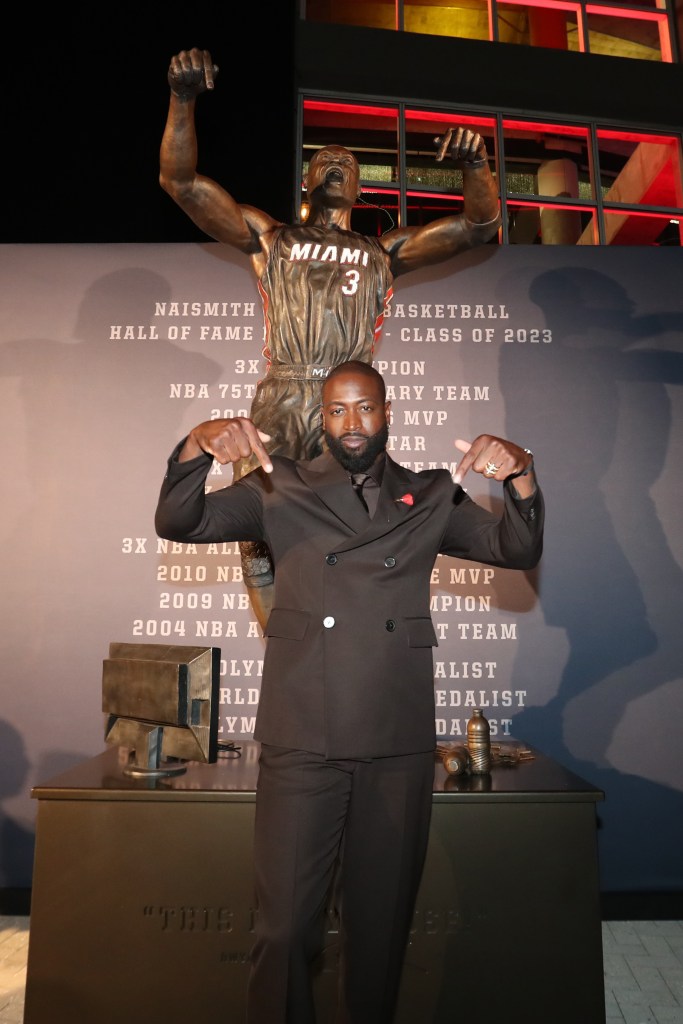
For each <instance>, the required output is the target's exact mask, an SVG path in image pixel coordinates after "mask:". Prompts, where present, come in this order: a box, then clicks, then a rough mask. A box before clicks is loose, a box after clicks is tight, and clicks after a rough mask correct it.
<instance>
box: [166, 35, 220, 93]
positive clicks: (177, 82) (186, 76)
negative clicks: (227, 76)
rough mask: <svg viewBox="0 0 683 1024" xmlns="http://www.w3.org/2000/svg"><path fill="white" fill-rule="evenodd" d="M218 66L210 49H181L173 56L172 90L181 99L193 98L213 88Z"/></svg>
mask: <svg viewBox="0 0 683 1024" xmlns="http://www.w3.org/2000/svg"><path fill="white" fill-rule="evenodd" d="M217 75H218V67H217V66H216V65H215V64H214V63H213V61H212V60H211V54H210V53H209V51H208V50H198V49H197V48H196V47H193V49H191V50H181V51H180V53H178V54H176V56H175V57H171V63H170V66H169V69H168V84H169V85H170V87H171V92H172V93H173V94H174V95H175V96H177V97H178V98H179V99H181V100H189V99H193V98H194V97H195V96H198V95H199V94H200V93H201V92H205V91H206V90H207V89H213V87H214V82H215V79H216V76H217Z"/></svg>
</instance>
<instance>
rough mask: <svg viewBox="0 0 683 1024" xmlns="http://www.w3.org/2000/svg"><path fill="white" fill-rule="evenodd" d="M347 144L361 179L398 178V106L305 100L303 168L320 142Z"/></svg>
mask: <svg viewBox="0 0 683 1024" xmlns="http://www.w3.org/2000/svg"><path fill="white" fill-rule="evenodd" d="M330 145H337V146H346V148H347V149H350V150H351V152H352V153H353V154H354V155H355V157H356V159H357V160H358V163H359V164H360V169H361V181H362V182H367V183H371V182H375V183H377V184H380V183H389V182H392V181H393V182H397V181H398V111H397V110H396V108H395V107H379V106H377V107H374V106H369V105H363V104H350V103H348V104H347V103H334V102H327V101H319V100H306V101H305V102H304V112H303V154H302V159H303V171H304V174H305V173H306V169H307V167H308V161H309V160H310V158H311V156H312V154H313V153H314V152H315V150H316V149H320V148H321V146H330Z"/></svg>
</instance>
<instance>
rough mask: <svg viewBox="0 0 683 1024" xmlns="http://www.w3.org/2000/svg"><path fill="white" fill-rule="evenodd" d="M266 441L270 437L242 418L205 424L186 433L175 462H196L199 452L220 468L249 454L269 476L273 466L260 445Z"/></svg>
mask: <svg viewBox="0 0 683 1024" xmlns="http://www.w3.org/2000/svg"><path fill="white" fill-rule="evenodd" d="M264 441H270V434H264V433H263V431H261V430H259V429H258V427H257V426H256V424H255V423H254V422H253V421H252V420H250V419H247V417H246V416H236V417H235V418H234V419H227V420H206V422H204V423H200V424H199V426H196V427H194V429H193V430H191V431H190V433H189V435H188V437H187V440H186V441H185V444H184V445H183V447H182V448H181V449H180V453H179V455H178V462H187V461H189V459H196V458H197V456H199V455H201V453H202V452H206V453H207V455H212V456H213V458H214V459H215V460H216V462H220V464H221V465H222V466H225V465H227V463H228V462H239V460H240V459H246V458H248V457H249V456H250V455H251V454H252V453H253V454H254V455H255V456H256V457H257V459H258V460H259V462H260V463H261V465H262V466H263V469H264V470H265V472H266V473H272V471H273V463H272V462H271V461H270V456H269V455H268V452H267V451H266V449H265V447H264V444H263V442H264Z"/></svg>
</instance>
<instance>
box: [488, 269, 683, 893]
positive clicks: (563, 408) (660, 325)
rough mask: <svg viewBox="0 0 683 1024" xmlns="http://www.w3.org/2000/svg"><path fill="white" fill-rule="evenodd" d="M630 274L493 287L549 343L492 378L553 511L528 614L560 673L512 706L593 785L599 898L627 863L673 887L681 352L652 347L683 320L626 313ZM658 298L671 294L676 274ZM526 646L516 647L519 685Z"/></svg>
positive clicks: (537, 738)
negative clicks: (550, 639)
mask: <svg viewBox="0 0 683 1024" xmlns="http://www.w3.org/2000/svg"><path fill="white" fill-rule="evenodd" d="M571 258H572V261H574V260H575V256H574V254H572V257H571ZM629 260H630V261H632V262H630V261H629ZM617 266H619V264H617ZM663 266H666V267H670V268H672V269H675V268H674V264H673V262H671V263H667V264H665V265H664V264H663ZM638 269H640V271H641V275H640V277H639V276H637V271H638ZM642 269H643V268H642V259H641V265H640V268H638V262H637V260H635V259H634V257H633V256H630V257H629V258H625V261H624V264H623V271H624V272H623V275H622V272H621V270H622V268H621V267H620V269H619V276H620V281H616V280H615V279H614V278H613V277H610V276H608V275H607V274H605V273H602V272H599V271H597V270H594V269H592V268H591V267H590V266H576V265H567V266H562V267H559V268H556V269H553V270H550V271H544V272H536V271H535V270H534V269H533V268H531V267H527V268H525V273H526V279H525V280H523V277H524V274H523V273H517V274H514V275H510V276H509V278H508V279H507V280H505V281H503V283H502V285H501V290H502V291H505V292H509V290H510V288H514V289H515V292H516V294H518V295H522V296H523V295H524V294H525V293H527V294H528V296H529V299H530V300H531V303H532V305H531V306H530V310H531V312H529V314H528V315H529V316H530V317H533V318H534V319H535V320H536V321H538V310H539V309H540V310H541V312H542V321H544V323H543V322H542V326H545V327H549V328H550V329H551V330H552V342H551V343H549V344H545V345H544V344H537V345H534V346H530V345H504V346H502V350H501V364H500V379H501V381H503V382H504V383H505V387H506V389H507V390H508V393H509V395H510V396H511V401H509V402H508V408H507V429H508V436H511V437H516V438H522V439H524V440H525V443H529V444H531V446H532V447H533V448H534V450H535V452H536V456H537V460H536V461H537V466H538V471H539V479H540V481H541V485H542V486H543V489H544V493H545V495H546V500H547V504H548V518H547V525H546V534H545V550H544V557H543V572H542V587H541V594H540V599H541V608H542V611H543V614H544V617H545V621H546V623H547V625H549V626H553V627H556V628H557V629H558V630H560V631H561V634H562V635H563V636H564V638H565V639H566V644H567V654H566V660H565V662H564V664H563V665H560V666H559V672H560V674H559V679H554V680H551V681H548V680H545V681H542V680H539V681H538V687H537V689H536V691H535V692H539V693H541V694H543V693H544V687H545V693H546V695H547V700H546V702H545V703H543V704H540V705H538V706H536V707H530V708H528V709H526V710H525V711H522V712H520V713H518V714H517V716H516V717H515V731H516V733H517V734H518V735H519V736H520V737H521V738H524V739H525V740H526V741H527V742H529V743H532V744H534V745H536V746H537V747H538V748H539V749H542V750H543V751H545V752H547V753H548V754H550V755H551V756H552V757H554V758H556V759H557V760H559V761H560V762H561V763H563V764H564V765H566V766H567V767H568V768H570V769H571V770H574V771H576V772H577V773H578V774H580V775H582V776H583V777H584V778H586V779H588V780H589V781H590V782H592V783H593V784H594V785H597V786H599V787H600V788H601V789H603V790H604V791H605V794H606V800H605V803H604V805H603V807H601V808H600V817H601V819H602V820H603V824H604V826H605V827H604V830H603V832H604V834H602V835H601V855H602V859H603V867H604V874H605V879H606V881H607V882H608V883H610V884H607V885H606V888H608V889H610V888H624V889H627V888H629V877H631V876H630V872H631V871H633V873H634V875H635V877H638V874H639V873H640V874H641V875H642V874H643V871H642V867H641V869H640V872H639V869H638V868H637V863H638V860H639V858H640V859H641V862H642V863H644V864H645V865H647V864H648V863H650V864H651V865H652V871H651V872H650V873H651V875H652V879H651V884H652V885H653V886H654V887H659V888H660V889H662V888H667V887H670V888H679V887H680V886H681V885H683V877H682V876H681V871H682V869H683V864H681V862H680V850H681V848H682V840H683V794H682V793H681V792H680V791H679V789H681V788H683V779H682V778H681V763H680V740H679V739H678V738H677V737H676V736H675V732H677V731H678V730H677V726H675V723H678V722H680V720H681V713H683V705H682V703H681V700H682V698H681V692H680V691H681V687H680V685H679V682H680V676H681V665H683V631H682V630H681V625H680V609H681V607H683V571H682V570H681V566H680V565H679V563H678V562H677V560H676V558H675V557H674V554H673V553H672V549H671V545H670V540H669V538H670V537H672V536H673V533H672V529H671V526H672V523H674V522H675V519H674V517H673V515H672V514H671V513H672V510H673V507H674V488H675V487H678V486H680V480H679V476H678V472H677V471H676V468H675V466H674V465H673V463H674V462H675V461H676V460H675V459H673V458H672V456H671V453H670V448H671V445H672V443H673V440H675V439H674V438H673V437H672V420H673V411H672V396H673V400H677V399H678V396H677V395H676V393H675V391H674V392H672V391H671V386H672V385H680V384H681V383H683V355H682V354H681V352H680V350H676V348H677V346H674V345H673V344H672V340H671V339H670V340H669V346H670V347H669V348H667V347H666V344H665V343H662V342H660V341H659V337H660V336H661V335H663V334H665V333H666V332H668V331H671V332H674V335H672V337H675V334H679V333H680V331H681V330H682V329H683V312H681V311H680V310H675V309H673V310H671V311H668V312H658V313H655V314H649V313H644V314H642V315H639V314H638V311H637V310H638V306H639V303H638V301H636V299H635V298H633V297H632V296H638V297H641V296H642V298H643V301H644V302H646V303H647V302H648V301H649V302H652V291H653V290H654V289H655V288H656V291H657V294H659V293H660V291H661V289H662V282H661V281H659V280H657V281H656V282H655V281H651V282H648V279H647V275H643V274H642ZM513 278H514V280H513ZM664 291H665V294H668V296H669V298H671V297H674V298H675V297H676V296H677V295H678V292H677V291H676V286H675V281H673V280H672V282H671V289H669V290H668V292H667V290H666V288H665V289H664ZM534 307H535V309H534ZM527 439H529V440H527ZM667 524H668V526H669V531H668V534H667ZM535 643H537V640H536V638H533V637H530V638H528V641H527V647H526V648H525V646H524V638H523V639H522V643H521V644H520V656H519V658H518V662H517V668H516V674H517V675H518V676H519V678H520V679H521V678H522V677H523V676H524V675H525V674H526V675H527V676H528V671H529V665H530V664H531V665H533V656H534V652H533V650H532V646H533V644H535ZM554 684H556V687H555V688H554V690H553V686H554ZM648 780H655V781H648ZM660 783H661V785H660ZM636 823H637V832H638V835H636V836H634V834H633V828H634V825H635V824H636ZM645 874H646V875H647V874H648V869H647V866H646V868H645ZM647 884H648V883H647V878H645V879H642V878H641V882H640V887H643V888H646V887H647Z"/></svg>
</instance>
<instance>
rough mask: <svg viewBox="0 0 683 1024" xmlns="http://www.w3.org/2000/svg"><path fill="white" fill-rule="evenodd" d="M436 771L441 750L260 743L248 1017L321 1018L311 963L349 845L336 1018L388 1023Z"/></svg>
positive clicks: (264, 1021) (341, 1023) (299, 1022)
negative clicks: (395, 752) (358, 755)
mask: <svg viewBox="0 0 683 1024" xmlns="http://www.w3.org/2000/svg"><path fill="white" fill-rule="evenodd" d="M433 780H434V752H433V751H426V752H424V753H419V754H408V755H403V756H400V757H383V758H375V759H372V760H338V761H326V760H325V759H324V758H323V757H322V756H320V755H317V754H310V753H307V752H305V751H299V750H288V749H284V748H280V747H272V746H266V745H263V746H262V748H261V758H260V767H259V778H258V784H257V795H256V824H255V839H254V862H255V865H254V866H255V882H256V899H257V908H258V914H257V924H256V941H255V944H254V948H253V951H252V968H251V975H250V979H249V993H248V1011H247V1020H248V1024H315V1020H316V1018H315V1008H314V1001H313V990H312V985H311V976H310V965H311V962H312V961H313V959H315V957H316V956H317V955H318V954H319V952H320V950H321V948H322V942H323V937H324V912H325V908H326V904H327V902H328V898H329V895H330V887H331V883H332V880H333V878H334V877H335V870H336V867H337V861H338V858H339V856H340V855H341V864H340V867H339V876H338V882H339V886H338V893H337V895H338V897H339V907H338V909H339V913H340V917H341V963H340V985H339V1006H338V1011H337V1016H336V1018H335V1019H336V1022H337V1024H391V1021H392V1019H393V1015H394V1008H395V1004H396V997H397V994H398V987H399V983H400V979H401V969H402V964H403V956H404V952H405V947H406V942H407V938H408V933H409V930H410V926H411V922H412V917H413V910H414V903H415V897H416V895H417V889H418V886H419V883H420V877H421V874H422V868H423V865H424V858H425V852H426V848H427V839H428V834H429V819H430V814H431V806H432V788H433ZM321 1024H324V1022H321Z"/></svg>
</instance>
